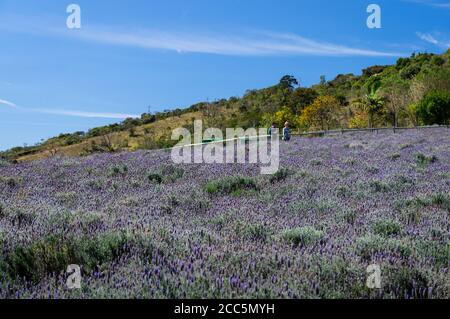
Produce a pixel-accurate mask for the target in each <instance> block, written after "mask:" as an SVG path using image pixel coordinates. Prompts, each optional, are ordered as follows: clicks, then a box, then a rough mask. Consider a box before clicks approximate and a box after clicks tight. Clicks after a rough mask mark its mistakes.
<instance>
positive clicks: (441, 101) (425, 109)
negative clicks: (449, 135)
mask: <svg viewBox="0 0 450 319" xmlns="http://www.w3.org/2000/svg"><path fill="white" fill-rule="evenodd" d="M417 113H418V115H419V117H420V119H421V120H422V121H423V123H425V124H427V125H433V124H444V125H446V124H448V123H449V122H448V121H449V119H450V93H449V92H438V91H434V92H430V93H428V94H427V95H425V97H424V98H423V99H422V101H420V103H419V105H418V110H417Z"/></svg>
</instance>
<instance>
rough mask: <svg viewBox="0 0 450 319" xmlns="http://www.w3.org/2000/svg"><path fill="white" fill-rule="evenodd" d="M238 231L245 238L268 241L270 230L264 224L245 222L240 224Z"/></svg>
mask: <svg viewBox="0 0 450 319" xmlns="http://www.w3.org/2000/svg"><path fill="white" fill-rule="evenodd" d="M236 232H237V233H239V234H241V235H242V236H243V237H244V238H246V239H250V240H255V241H266V239H267V237H268V236H269V231H268V230H267V229H266V227H265V226H264V225H262V224H245V225H242V224H240V225H238V227H237V229H236Z"/></svg>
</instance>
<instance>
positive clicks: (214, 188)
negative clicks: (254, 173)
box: [205, 176, 259, 195]
mask: <svg viewBox="0 0 450 319" xmlns="http://www.w3.org/2000/svg"><path fill="white" fill-rule="evenodd" d="M258 189H259V188H258V186H257V184H256V182H255V180H254V179H252V178H250V177H243V176H230V177H224V178H220V179H217V180H213V181H210V182H208V183H207V184H206V186H205V190H206V192H208V193H209V194H225V195H229V194H233V193H236V192H239V191H242V190H258Z"/></svg>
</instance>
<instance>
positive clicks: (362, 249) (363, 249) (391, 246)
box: [356, 235, 412, 260]
mask: <svg viewBox="0 0 450 319" xmlns="http://www.w3.org/2000/svg"><path fill="white" fill-rule="evenodd" d="M356 252H357V254H358V255H359V256H361V257H362V258H363V259H365V260H370V259H371V257H372V256H373V255H375V254H378V253H387V254H398V255H400V256H401V257H403V258H407V257H409V256H410V255H411V254H412V251H411V249H410V248H409V246H408V245H406V244H405V243H403V242H402V241H400V240H397V239H386V238H384V237H381V236H378V235H367V236H364V237H361V238H359V239H358V240H357V242H356Z"/></svg>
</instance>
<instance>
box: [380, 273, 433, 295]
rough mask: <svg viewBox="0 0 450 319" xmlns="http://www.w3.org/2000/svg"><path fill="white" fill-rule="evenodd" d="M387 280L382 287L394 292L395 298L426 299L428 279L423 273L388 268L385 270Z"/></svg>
mask: <svg viewBox="0 0 450 319" xmlns="http://www.w3.org/2000/svg"><path fill="white" fill-rule="evenodd" d="M385 273H387V276H386V277H387V278H386V280H384V282H385V283H386V285H385V287H383V288H384V289H385V290H386V291H388V292H394V293H395V297H397V298H416V299H418V298H427V297H428V287H429V279H428V277H427V275H426V273H424V272H423V271H421V270H420V269H416V268H409V267H400V268H398V267H395V268H394V267H390V268H389V269H388V270H385Z"/></svg>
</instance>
